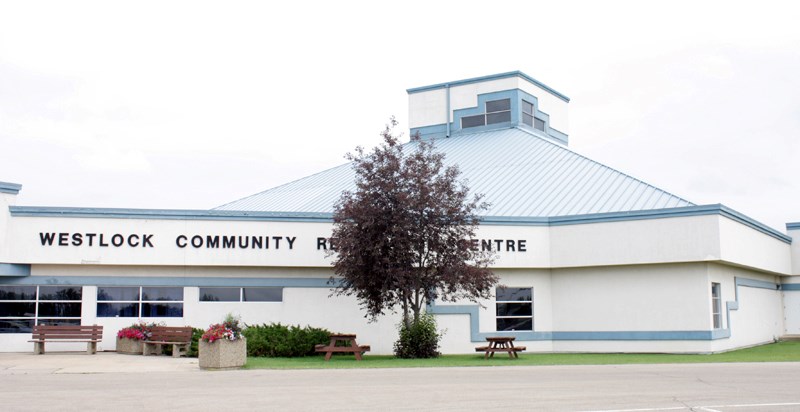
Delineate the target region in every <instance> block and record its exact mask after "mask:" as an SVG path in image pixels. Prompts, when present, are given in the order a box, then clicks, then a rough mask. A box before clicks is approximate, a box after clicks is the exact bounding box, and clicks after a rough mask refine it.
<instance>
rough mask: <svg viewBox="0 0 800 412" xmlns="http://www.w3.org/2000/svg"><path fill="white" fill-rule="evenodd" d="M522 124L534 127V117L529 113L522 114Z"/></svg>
mask: <svg viewBox="0 0 800 412" xmlns="http://www.w3.org/2000/svg"><path fill="white" fill-rule="evenodd" d="M522 123H525V124H527V125H528V126H530V127H533V116H532V115H529V114H527V113H522Z"/></svg>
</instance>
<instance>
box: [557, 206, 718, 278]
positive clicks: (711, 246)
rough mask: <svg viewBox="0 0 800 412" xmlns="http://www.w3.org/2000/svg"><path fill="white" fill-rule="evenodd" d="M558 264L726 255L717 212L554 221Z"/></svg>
mask: <svg viewBox="0 0 800 412" xmlns="http://www.w3.org/2000/svg"><path fill="white" fill-rule="evenodd" d="M550 245H551V255H550V259H551V264H552V266H553V267H554V268H558V267H580V266H606V265H620V264H623V265H624V264H646V263H668V262H697V261H700V262H702V261H708V260H717V259H719V257H720V247H719V220H718V218H717V216H715V215H709V216H688V217H672V218H663V219H648V220H629V221H621V222H605V223H591V224H582V225H565V226H553V227H551V228H550Z"/></svg>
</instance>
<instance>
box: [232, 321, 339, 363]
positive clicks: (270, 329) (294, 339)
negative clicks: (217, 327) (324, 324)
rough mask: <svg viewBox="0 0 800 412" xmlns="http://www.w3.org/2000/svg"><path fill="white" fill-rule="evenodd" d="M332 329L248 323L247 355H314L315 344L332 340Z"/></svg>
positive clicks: (245, 334)
mask: <svg viewBox="0 0 800 412" xmlns="http://www.w3.org/2000/svg"><path fill="white" fill-rule="evenodd" d="M330 334H331V333H330V331H328V330H325V329H320V328H312V327H310V326H306V327H305V328H301V327H300V326H299V325H298V326H284V325H281V324H280V323H272V324H269V325H267V324H266V323H265V324H263V325H247V328H245V329H244V336H245V337H246V338H247V356H262V357H271V358H277V357H280V358H293V357H300V356H309V355H314V354H315V352H314V346H315V345H317V344H326V343H328V342H329V341H330Z"/></svg>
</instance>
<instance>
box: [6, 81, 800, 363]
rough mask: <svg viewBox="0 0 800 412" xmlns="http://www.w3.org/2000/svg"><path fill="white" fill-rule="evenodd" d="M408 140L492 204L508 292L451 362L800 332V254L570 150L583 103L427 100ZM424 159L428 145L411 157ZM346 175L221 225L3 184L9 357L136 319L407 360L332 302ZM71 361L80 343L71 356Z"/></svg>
mask: <svg viewBox="0 0 800 412" xmlns="http://www.w3.org/2000/svg"><path fill="white" fill-rule="evenodd" d="M408 94H409V110H410V113H409V119H410V120H409V123H410V125H409V126H410V128H411V132H412V134H415V133H419V135H420V137H421V138H422V139H434V140H435V142H436V147H437V149H438V150H440V151H442V152H444V153H446V159H445V161H446V162H448V163H456V164H458V165H459V167H460V168H461V170H462V172H463V176H464V177H465V178H467V179H468V180H469V185H470V188H471V189H472V190H473V191H475V192H478V193H484V194H485V195H486V200H487V201H489V202H490V203H491V204H492V207H491V208H490V209H489V210H488V211H486V213H485V215H484V216H483V221H482V224H481V227H480V229H479V239H478V241H479V245H480V247H481V248H485V249H488V250H492V251H494V252H496V253H497V255H498V259H497V261H496V263H495V265H494V270H495V272H496V273H497V274H498V275H500V277H501V283H502V284H503V285H504V286H505V287H504V288H500V289H498V291H497V293H496V298H495V299H492V300H490V301H486V302H482V304H481V305H476V304H469V303H453V304H451V303H442V302H435V303H433V304H432V305H431V306H430V308H429V312H431V313H434V314H436V316H437V320H438V322H439V325H440V327H441V328H442V329H445V330H446V333H445V335H444V338H443V341H442V350H443V352H445V353H469V352H474V347H475V346H476V344H477V343H478V342H483V341H484V339H485V337H486V336H490V335H499V334H510V335H513V336H516V337H517V340H518V341H521V342H523V344H524V345H525V346H527V347H528V350H529V351H546V352H550V351H556V352H559V351H587V352H718V351H725V350H730V349H734V348H740V347H744V346H751V345H757V344H761V343H766V342H771V341H773V340H774V339H776V338H779V337H781V336H784V335H788V334H800V278H798V275H800V247H798V246H797V245H796V244H794V243H793V242H792V237H791V235H795V234H800V223H790V224H788V225H787V230H788V233H789V235H788V236H787V235H786V234H783V233H781V232H779V231H777V230H775V229H773V228H770V227H767V226H765V225H763V224H761V223H759V222H756V221H754V220H752V219H750V218H748V217H747V216H744V215H742V214H741V213H738V212H736V211H735V210H733V209H730V208H728V207H726V206H722V205H695V204H693V203H691V202H690V201H688V200H685V199H683V198H681V197H679V196H676V195H674V194H671V193H668V192H666V191H664V190H660V189H658V188H656V187H653V186H652V185H649V184H647V183H645V182H642V181H640V180H638V179H636V178H634V177H632V176H629V175H626V174H624V173H622V172H619V171H617V170H614V169H612V168H609V167H607V166H604V165H602V164H600V163H598V162H595V161H592V160H591V159H588V158H586V157H583V156H581V155H578V154H577V153H575V152H573V151H571V150H569V148H568V143H569V132H568V118H567V113H568V110H567V107H568V103H569V99H568V98H567V97H566V96H564V95H562V94H560V93H558V92H556V91H555V90H553V89H552V88H550V87H548V86H546V85H544V84H542V83H541V82H539V81H537V80H535V79H533V78H531V77H530V76H528V75H526V74H524V73H521V72H510V73H503V74H498V75H493V76H486V77H481V78H474V79H467V80H461V81H455V82H450V83H444V84H437V85H432V86H426V87H420V88H414V89H409V90H408ZM409 144H414V143H413V142H411V143H409ZM352 184H353V171H352V170H351V168H350V166H349V165H342V166H340V167H336V168H333V169H329V170H326V171H323V172H321V173H318V174H315V175H312V176H309V177H306V178H303V179H300V180H297V181H294V182H291V183H287V184H285V185H282V186H279V187H275V188H272V189H269V190H266V191H264V192H261V193H258V194H255V195H253V196H250V197H247V198H244V199H240V200H236V201H233V202H231V203H228V204H225V205H223V206H220V207H218V208H216V209H213V210H136V209H91V208H61V207H59V208H50V207H28V206H16V205H15V197H16V194H17V193H18V192H19V191H20V189H21V186H20V185H18V184H13V183H0V262H2V263H0V350H3V351H28V350H30V349H31V348H30V344H29V343H27V340H28V339H30V329H31V327H32V325H33V324H34V323H35V322H40V323H75V324H78V323H83V324H95V323H97V324H102V325H105V331H106V332H105V333H106V336H105V337H104V340H103V342H102V344H101V345H100V347H101V349H103V350H112V349H114V336H115V335H114V334H115V333H116V331H117V330H118V329H119V328H122V327H124V326H128V325H130V324H131V323H132V322H134V321H137V320H138V319H143V320H146V321H160V322H162V321H163V322H166V323H168V324H173V325H192V326H195V327H205V326H207V325H208V324H209V323H212V322H216V321H219V320H220V319H221V318H222V316H224V314H226V313H228V312H232V313H235V314H239V315H241V316H242V318H243V320H244V321H245V322H246V323H251V324H252V323H269V322H281V323H284V324H300V325H306V324H309V325H312V326H316V327H325V328H328V329H330V330H333V331H341V332H352V333H357V334H358V336H359V341H361V342H364V343H369V344H370V345H371V346H372V348H373V352H375V353H391V351H392V343H393V342H394V340H395V339H396V334H397V332H396V324H397V322H398V321H399V318H398V317H397V316H387V317H386V318H382V319H381V320H380V321H379V322H376V323H368V322H367V320H366V319H365V318H364V315H363V313H362V312H361V311H360V310H359V307H358V304H357V302H356V301H355V300H354V299H352V298H348V297H331V296H330V287H331V286H330V284H329V283H328V280H329V278H330V276H331V274H332V271H331V268H330V262H329V260H328V259H327V258H326V257H325V252H326V250H327V248H328V247H329V240H328V237H329V236H330V230H331V219H330V216H331V211H332V205H333V202H334V201H335V200H336V199H337V198H338V196H339V194H340V193H341V192H342V190H344V189H348V188H350V187H352ZM60 346H63V347H64V348H67V345H60Z"/></svg>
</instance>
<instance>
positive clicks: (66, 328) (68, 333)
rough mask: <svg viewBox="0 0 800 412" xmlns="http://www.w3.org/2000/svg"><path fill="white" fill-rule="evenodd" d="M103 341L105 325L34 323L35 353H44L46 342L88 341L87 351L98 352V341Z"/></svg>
mask: <svg viewBox="0 0 800 412" xmlns="http://www.w3.org/2000/svg"><path fill="white" fill-rule="evenodd" d="M102 341H103V327H102V326H100V325H91V326H83V325H34V327H33V333H32V334H31V340H29V341H28V342H33V353H34V354H36V355H43V354H44V344H45V343H46V342H86V352H87V353H88V354H90V355H94V354H95V353H97V342H102Z"/></svg>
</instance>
